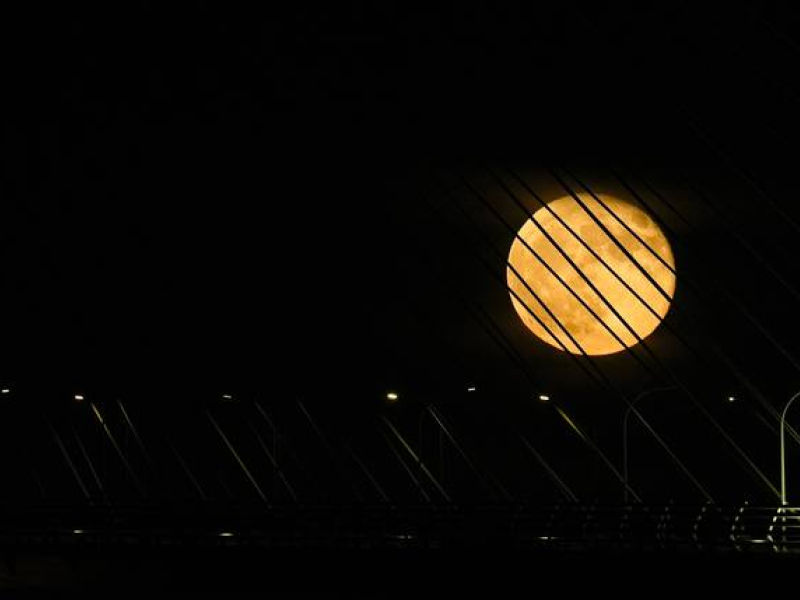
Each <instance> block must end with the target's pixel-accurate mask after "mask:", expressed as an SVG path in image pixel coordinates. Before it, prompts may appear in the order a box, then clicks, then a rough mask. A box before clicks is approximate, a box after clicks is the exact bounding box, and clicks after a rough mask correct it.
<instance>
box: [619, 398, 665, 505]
mask: <svg viewBox="0 0 800 600" xmlns="http://www.w3.org/2000/svg"><path fill="white" fill-rule="evenodd" d="M674 389H675V386H665V387H657V388H652V389H649V390H645V391H643V392H641V393H639V394H638V395H637V396H636V397H635V398H634V399H633V401H632V402H631V403H630V404H628V408H627V409H625V415H624V416H623V417H622V478H623V483H624V485H623V501H624V502H625V504H628V501H629V495H628V418H629V417H630V415H631V410H632V409H633V407H634V406H636V405H637V404H638V403H639V402H640V401H642V400H643V399H644V398H645V396H647V395H649V394H654V393H656V392H666V391H669V390H674Z"/></svg>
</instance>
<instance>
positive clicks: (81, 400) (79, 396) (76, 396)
mask: <svg viewBox="0 0 800 600" xmlns="http://www.w3.org/2000/svg"><path fill="white" fill-rule="evenodd" d="M73 398H74V399H75V402H83V401H84V400H85V399H86V398H84V397H83V395H82V394H75V395H74V396H73Z"/></svg>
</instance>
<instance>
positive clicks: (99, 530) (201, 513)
mask: <svg viewBox="0 0 800 600" xmlns="http://www.w3.org/2000/svg"><path fill="white" fill-rule="evenodd" d="M495 545H497V546H503V547H516V548H534V549H541V550H543V551H548V552H580V551H595V550H600V551H621V552H626V551H630V552H647V551H676V552H681V551H685V552H713V553H719V552H728V553H735V552H761V553H781V554H793V553H796V554H800V507H765V506H749V505H743V506H719V505H715V504H706V505H702V506H679V505H672V504H668V505H661V506H654V505H629V506H605V505H587V504H557V505H552V506H529V505H439V506H432V505H425V506H401V507H398V506H389V505H356V506H354V505H346V506H302V505H291V506H277V507H269V508H267V507H264V506H263V505H262V506H258V505H251V504H248V505H241V504H236V505H233V504H206V505H178V504H174V505H165V504H152V505H119V506H117V505H107V504H99V505H95V506H90V507H86V506H72V505H38V506H32V505H29V506H0V547H4V548H15V549H19V548H23V547H36V548H40V549H41V548H54V547H72V548H74V547H110V546H114V547H140V546H148V547H153V546H184V547H259V548H280V547H369V548H371V547H400V548H403V547H428V548H447V547H475V546H495Z"/></svg>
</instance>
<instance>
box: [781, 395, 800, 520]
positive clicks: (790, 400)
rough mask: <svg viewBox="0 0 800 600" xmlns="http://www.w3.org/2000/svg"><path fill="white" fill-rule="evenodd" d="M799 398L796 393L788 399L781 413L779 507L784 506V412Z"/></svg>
mask: <svg viewBox="0 0 800 600" xmlns="http://www.w3.org/2000/svg"><path fill="white" fill-rule="evenodd" d="M798 396H800V392H797V393H796V394H795V395H794V396H792V397H791V398H789V401H788V402H787V403H786V406H784V407H783V412H782V413H781V506H786V504H787V502H786V453H785V450H786V446H785V444H784V440H785V437H786V436H785V433H786V411H788V410H789V407H790V406H791V405H792V402H794V401H795V400H796V399H797V397H798Z"/></svg>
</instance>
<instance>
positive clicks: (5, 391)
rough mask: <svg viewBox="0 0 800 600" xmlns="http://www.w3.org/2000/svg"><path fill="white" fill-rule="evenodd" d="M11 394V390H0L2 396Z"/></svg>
mask: <svg viewBox="0 0 800 600" xmlns="http://www.w3.org/2000/svg"><path fill="white" fill-rule="evenodd" d="M10 393H11V390H10V389H8V388H3V389H2V390H0V394H4V395H5V394H10Z"/></svg>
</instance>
